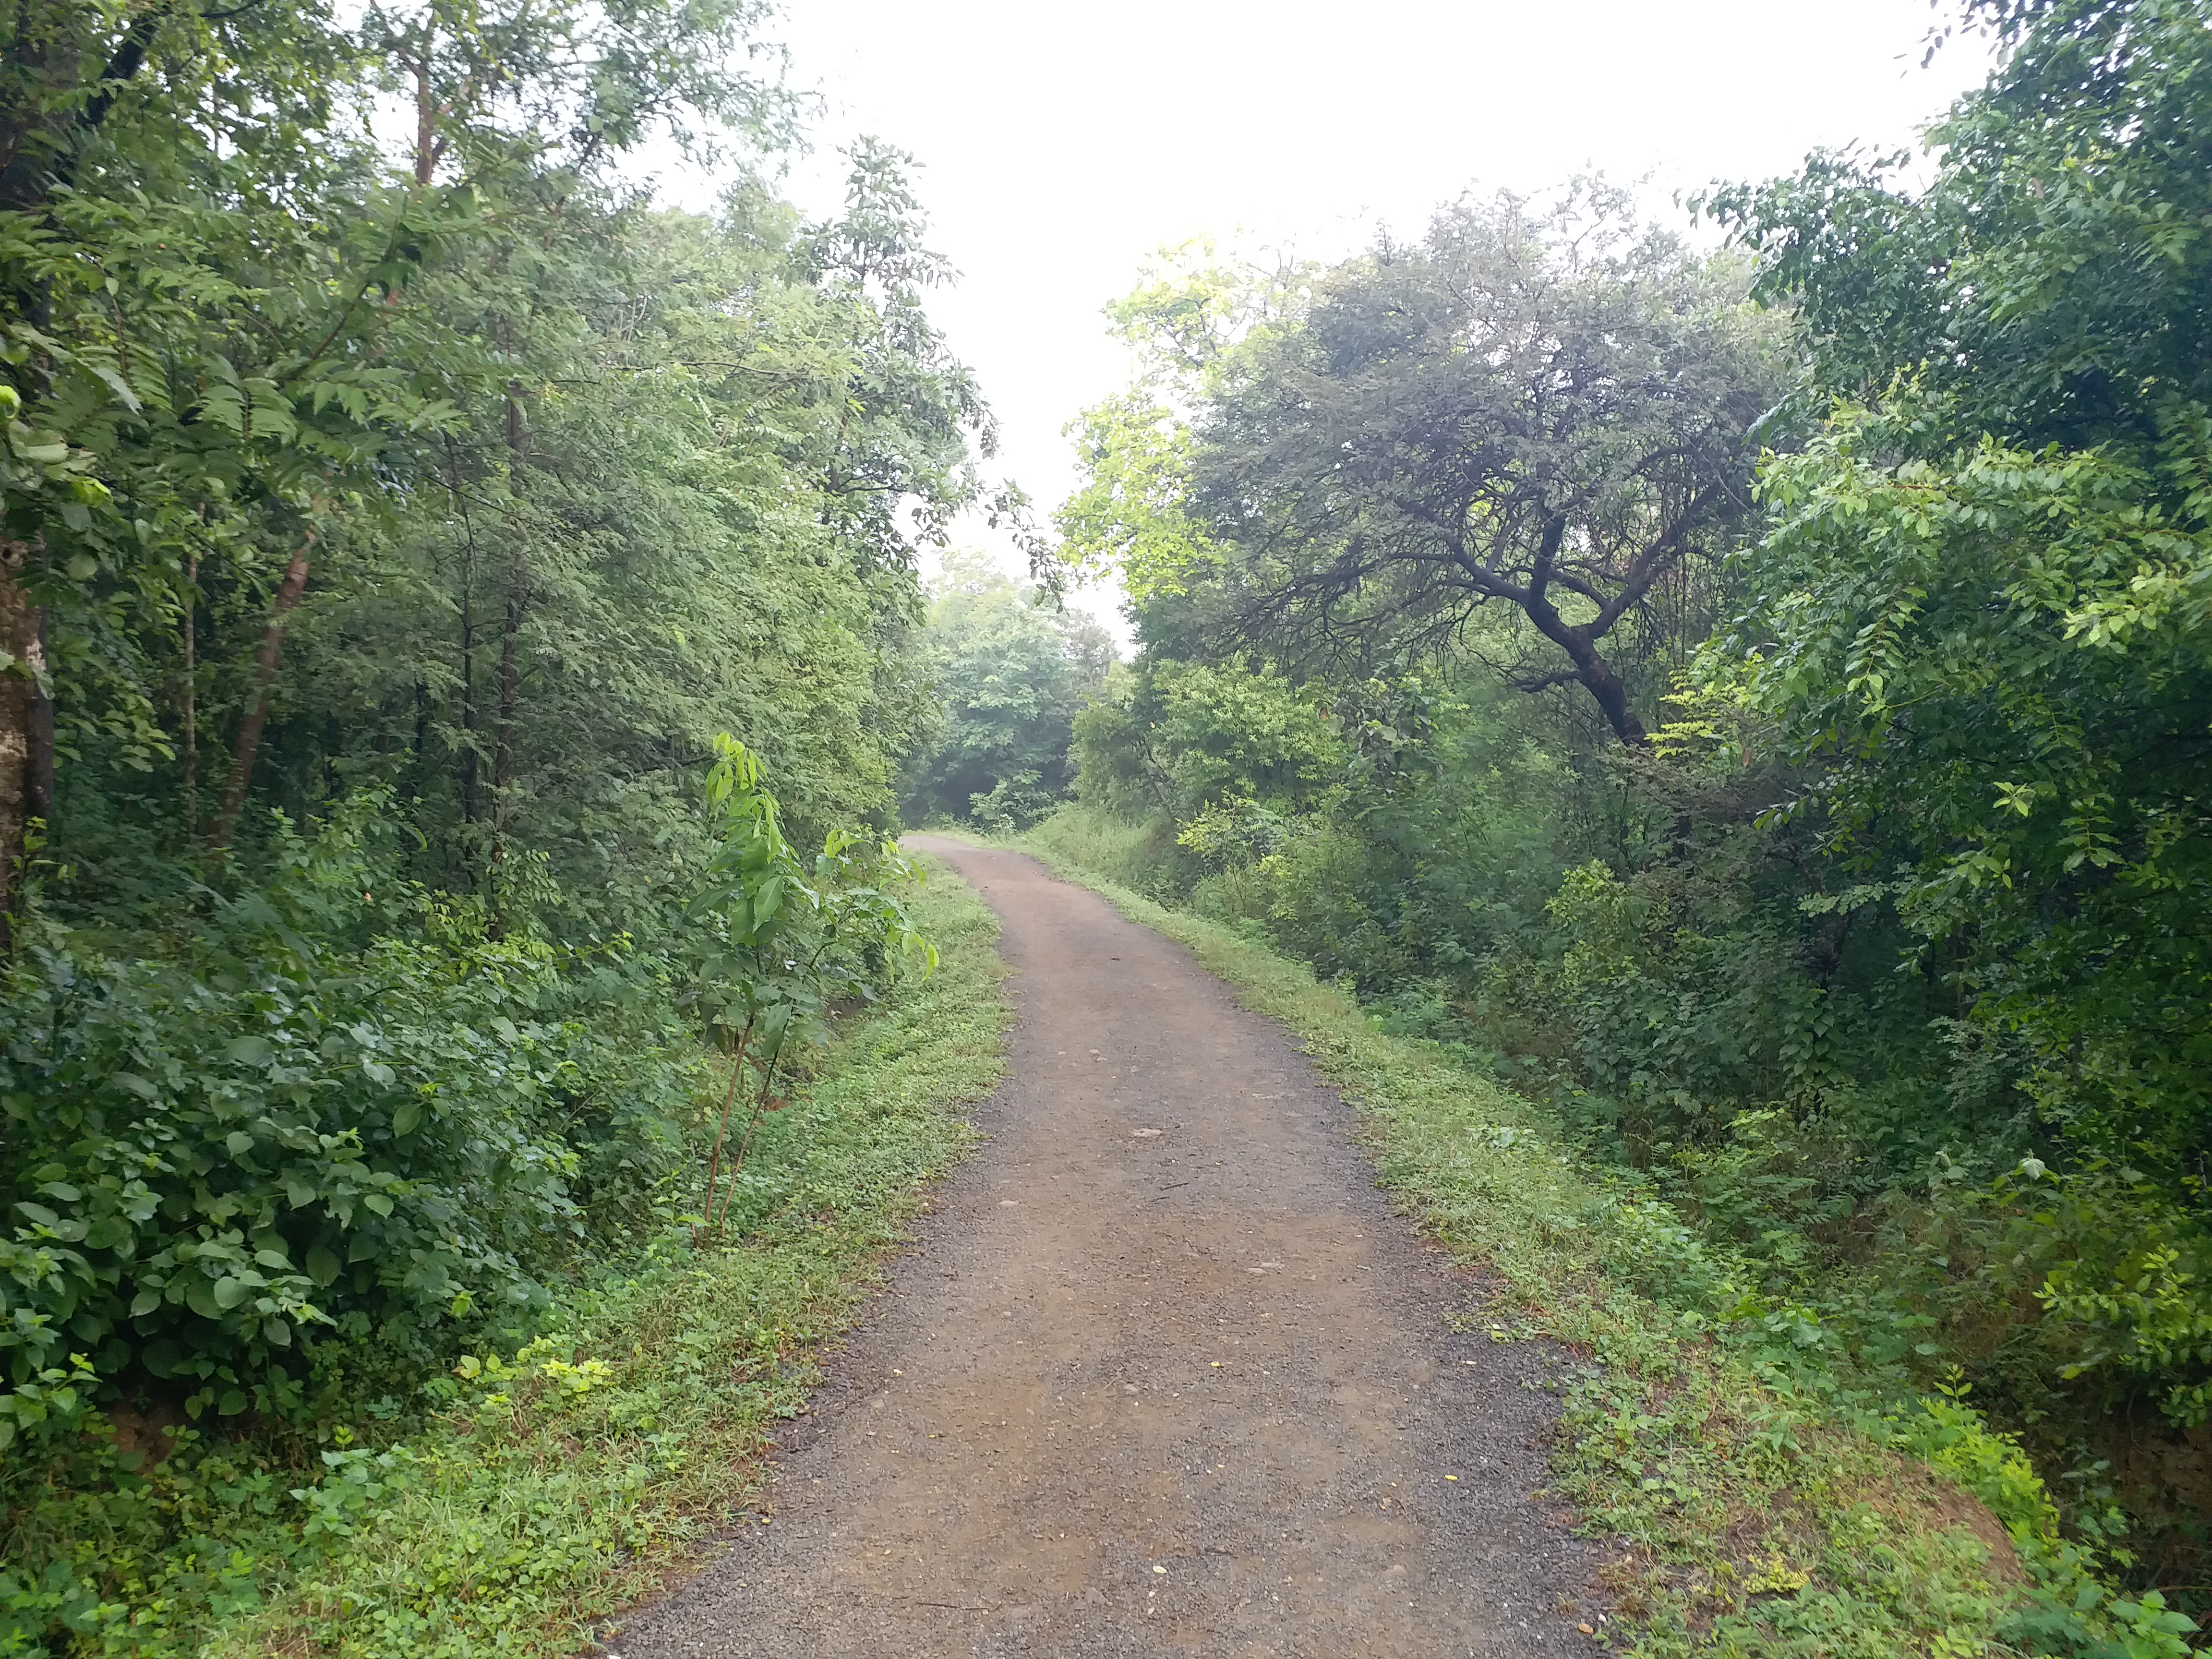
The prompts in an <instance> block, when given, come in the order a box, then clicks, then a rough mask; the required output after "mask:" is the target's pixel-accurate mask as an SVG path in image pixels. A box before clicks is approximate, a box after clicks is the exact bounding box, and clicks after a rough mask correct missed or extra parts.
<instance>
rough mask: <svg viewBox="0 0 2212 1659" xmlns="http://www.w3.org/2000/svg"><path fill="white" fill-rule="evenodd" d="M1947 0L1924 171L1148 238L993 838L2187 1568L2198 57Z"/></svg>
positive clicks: (2201, 58)
mask: <svg viewBox="0 0 2212 1659" xmlns="http://www.w3.org/2000/svg"><path fill="white" fill-rule="evenodd" d="M1961 21H1962V22H1963V24H1964V25H1965V26H1966V27H1975V28H1979V29H1982V30H1984V31H1988V32H1990V33H1993V34H1994V36H1995V39H1996V46H1997V48H1998V52H1997V67H1996V70H1994V71H1993V73H1992V75H1991V76H1990V80H1989V81H1988V82H1987V83H1986V85H1984V87H1983V88H1980V89H1978V90H1977V91H1974V92H1972V93H1970V94H1967V95H1966V96H1965V97H1963V98H1962V99H1960V100H1959V101H1958V102H1957V103H1956V104H1955V105H1954V106H1953V107H1952V109H1951V110H1950V111H1949V112H1948V114H1946V115H1945V116H1944V117H1943V118H1942V119H1941V120H1940V121H1939V122H1938V123H1937V124H1936V126H1935V127H1934V128H1933V129H1932V130H1931V131H1930V133H1929V147H1930V155H1931V157H1932V169H1931V172H1930V173H1929V176H1928V177H1927V179H1926V180H1925V182H1923V183H1919V184H1915V183H1913V182H1911V179H1912V174H1911V167H1912V164H1913V158H1911V157H1910V156H1881V155H1871V154H1868V153H1865V152H1863V151H1849V152H1843V153H1834V154H1820V155H1814V156H1812V157H1810V158H1808V161H1807V162H1806V163H1805V166H1804V167H1803V168H1802V170H1801V171H1800V172H1799V173H1796V174H1795V175H1793V176H1790V177H1788V178H1784V179H1776V180H1771V181H1769V182H1767V183H1765V184H1758V185H1721V186H1716V187H1715V188H1714V189H1712V190H1711V191H1709V192H1708V193H1707V194H1706V195H1705V197H1703V198H1702V199H1701V200H1700V201H1699V203H1697V204H1694V205H1695V207H1696V209H1697V210H1698V211H1699V213H1700V214H1701V215H1702V216H1703V218H1704V221H1705V224H1706V226H1707V230H1706V232H1705V235H1704V239H1703V240H1692V239H1691V238H1690V236H1689V235H1688V234H1680V235H1678V234H1674V233H1672V232H1669V231H1667V230H1665V229H1663V228H1658V227H1655V226H1653V225H1651V224H1650V223H1647V222H1644V221H1643V220H1642V219H1640V218H1639V217H1638V214H1637V212H1636V210H1635V209H1634V206H1633V204H1632V198H1631V197H1629V196H1628V195H1627V194H1626V192H1621V191H1614V190H1612V189H1609V188H1608V187H1607V186H1606V185H1603V184H1602V183H1601V182H1585V183H1583V184H1582V185H1577V186H1576V187H1574V188H1572V189H1571V190H1570V191H1566V192H1565V193H1563V194H1562V195H1561V196H1559V197H1558V198H1556V199H1555V200H1554V201H1553V202H1552V203H1550V204H1538V203H1531V202H1526V201H1522V200H1518V199H1515V198H1510V197H1498V198H1494V199H1488V200H1481V199H1474V198H1469V199H1468V200H1466V201H1463V202H1461V203H1457V204H1452V205H1450V206H1449V207H1447V208H1446V209H1444V210H1443V211H1442V212H1440V213H1439V214H1438V216H1437V218H1436V220H1435V222H1433V224H1432V225H1431V228H1430V229H1429V231H1428V233H1427V234H1425V236H1423V237H1421V238H1419V239H1418V240H1400V239H1392V238H1384V239H1383V240H1378V241H1377V242H1376V244H1375V245H1374V246H1372V247H1371V248H1370V249H1369V250H1368V251H1367V252H1364V253H1362V254H1359V255H1358V256H1356V257H1354V258H1350V259H1348V260H1346V261H1344V262H1342V263H1340V264H1335V265H1332V266H1328V267H1325V268H1324V267H1318V266H1302V265H1284V264H1277V265H1256V264H1238V263H1237V262H1236V261H1234V260H1232V259H1228V258H1223V257H1222V256H1221V255H1219V254H1218V252H1215V251H1213V250H1212V249H1210V248H1208V247H1206V246H1194V247H1192V248H1189V249H1186V250H1183V251H1182V252H1181V253H1180V254H1178V255H1176V256H1173V257H1171V258H1169V259H1168V260H1167V261H1166V262H1165V263H1164V264H1163V266H1162V267H1161V268H1160V269H1159V270H1158V271H1156V272H1154V273H1153V275H1152V277H1151V278H1149V279H1148V280H1147V282H1146V284H1145V285H1144V286H1143V287H1141V288H1140V289H1139V290H1138V291H1137V292H1136V293H1134V294H1133V295H1131V296H1130V298H1129V299H1128V300H1127V301H1124V302H1122V303H1121V305H1120V306H1119V307H1115V311H1114V313H1113V315H1114V317H1115V321H1116V323H1117V325H1119V326H1120V328H1121V331H1123V333H1124V335H1125V337H1127V339H1128V340H1129V342H1130V343H1131V344H1132V346H1133V349H1134V351H1135V353H1136V357H1137V362H1138V363H1139V372H1138V375H1137V378H1136V380H1135V381H1134V382H1133V385H1132V386H1131V387H1130V388H1129V389H1128V391H1127V392H1125V393H1123V394H1121V395H1119V396H1117V397H1116V398H1113V399H1111V400H1109V401H1108V402H1106V403H1105V404H1101V405H1100V406H1098V407H1097V408H1095V409H1093V410H1091V411H1089V412H1088V413H1087V414H1086V415H1085V416H1084V418H1083V419H1082V420H1081V421H1080V422H1079V423H1078V424H1077V426H1076V427H1075V428H1073V432H1074V435H1076V437H1077V439H1078V441H1079V445H1080V447H1081V448H1082V452H1083V454H1084V458H1085V465H1086V473H1085V478H1084V481H1083V483H1082V484H1081V486H1080V488H1079V490H1078V491H1077V493H1076V494H1075V495H1074V496H1073V497H1072V498H1071V500H1070V501H1069V502H1068V503H1067V504H1066V507H1064V508H1063V510H1062V513H1061V514H1060V528H1061V530H1062V532H1063V536H1064V538H1065V545H1064V548H1063V553H1064V556H1066V558H1067V560H1068V561H1069V562H1070V563H1071V565H1073V567H1075V568H1078V569H1081V568H1112V569H1115V570H1116V571H1118V572H1119V573H1120V574H1121V576H1122V578H1123V580H1125V582H1126V583H1127V586H1128V589H1129V591H1130V593H1131V595H1132V599H1133V616H1134V618H1135V620H1136V623H1137V625H1138V629H1139V636H1140V640H1141V643H1142V651H1141V654H1140V655H1139V658H1138V659H1137V661H1136V663H1135V664H1134V665H1133V670H1132V671H1129V672H1128V674H1127V678H1125V679H1124V680H1123V681H1122V682H1121V684H1120V685H1119V686H1118V688H1117V690H1116V694H1115V696H1111V697H1109V698H1108V699H1106V700H1104V701H1103V702H1100V703H1099V704H1097V706H1095V707H1093V708H1090V709H1088V710H1086V711H1085V713H1084V714H1081V715H1080V716H1079V718H1078V720H1077V722H1076V727H1075V750H1076V755H1077V760H1078V774H1079V778H1078V787H1079V793H1080V795H1081V798H1082V800H1083V803H1084V805H1083V806H1082V807H1081V808H1080V809H1079V812H1078V813H1077V815H1076V816H1075V817H1070V818H1068V819H1066V820H1065V821H1064V825H1063V828H1062V829H1060V830H1057V831H1055V830H1054V827H1053V826H1052V825H1048V826H1046V829H1045V830H1044V831H1043V832H1042V833H1043V834H1045V835H1046V836H1048V837H1051V836H1055V835H1057V836H1059V838H1060V841H1062V842H1065V843H1066V844H1067V845H1070V846H1073V845H1075V844H1076V843H1077V842H1080V843H1081V844H1082V845H1083V846H1084V847H1085V848H1086V849H1087V854H1088V856H1089V857H1091V859H1092V860H1094V861H1097V860H1103V861H1104V862H1106V863H1107V864H1109V865H1110V866H1114V867H1113V868H1111V869H1109V871H1108V873H1109V874H1111V875H1114V876H1115V877H1116V878H1118V879H1120V880H1121V881H1123V882H1125V883H1126V884H1128V885H1131V886H1133V887H1137V888H1139V889H1140V890H1145V891H1147V892H1150V893H1152V895H1153V896H1158V897H1162V898H1167V899H1172V900H1175V901H1176V902H1188V903H1191V904H1194V905H1195V906H1196V907H1197V908H1199V909H1200V910H1201V911H1203V912H1206V913H1207V914H1210V915H1215V916H1218V917H1220V918H1223V919H1225V920H1228V921H1233V922H1235V923H1237V925H1239V926H1242V927H1246V928H1249V929H1252V930H1256V931H1257V932H1258V933H1260V934H1261V935H1263V936H1264V937H1266V938H1267V939H1269V940H1270V941H1271V942H1273V943H1274V944H1276V945H1279V946H1280V947H1282V948H1284V949H1286V950H1288V951H1291V953H1292V954H1294V955H1296V956H1298V957H1302V958H1304V960H1305V961H1307V962H1309V963H1312V964H1313V965H1314V966H1315V967H1316V969H1318V970H1319V971H1320V972H1321V973H1322V975H1324V976H1328V977H1333V978H1337V979H1340V980H1341V981H1343V982H1344V983H1346V984H1347V985H1349V986H1351V987H1354V988H1356V989H1357V990H1358V992H1359V994H1361V995H1362V996H1363V998H1364V999H1366V1000H1368V1002H1369V1004H1370V1006H1372V1007H1375V1008H1376V1009H1377V1011H1378V1012H1379V1015H1380V1017H1381V1018H1383V1020H1384V1022H1385V1024H1386V1025H1387V1026H1388V1027H1389V1029H1391V1030H1399V1031H1403V1032H1406V1033H1409V1034H1412V1035H1415V1036H1427V1037H1433V1038H1437V1039H1441V1040H1444V1041H1448V1042H1453V1043H1455V1044H1459V1045H1462V1048H1464V1049H1465V1050H1466V1051H1468V1052H1470V1053H1473V1054H1477V1055H1480V1056H1482V1057H1484V1063H1486V1065H1488V1066H1490V1067H1491V1068H1492V1071H1493V1073H1495V1074H1496V1075H1497V1076H1498V1077H1500V1078H1501V1079H1506V1080H1509V1081H1510V1082H1511V1083H1513V1084H1514V1085H1515V1086H1516V1087H1517V1088H1519V1089H1520V1090H1521V1091H1523V1092H1524V1093H1528V1094H1530V1095H1533V1096H1534V1097H1538V1098H1539V1099H1541V1100H1542V1101H1544V1102H1545V1103H1547V1104H1548V1105H1549V1106H1550V1107H1551V1108H1552V1109H1554V1110H1555V1111H1556V1112H1557V1113H1558V1114H1559V1117H1560V1119H1561V1121H1563V1122H1564V1123H1565V1125H1567V1126H1568V1127H1569V1130H1570V1132H1571V1133H1572V1134H1573V1136H1574V1137H1575V1138H1576V1139H1577V1140H1578V1141H1579V1142H1580V1143H1581V1144H1582V1146H1583V1147H1584V1148H1585V1149H1586V1150H1587V1151H1588V1152H1589V1153H1590V1154H1591V1155H1593V1156H1595V1157H1596V1158H1599V1159H1601V1161H1605V1162H1608V1163H1610V1164H1613V1165H1614V1166H1616V1167H1618V1168H1620V1169H1622V1170H1625V1171H1633V1172H1635V1176H1636V1178H1637V1179H1638V1180H1649V1181H1650V1182H1654V1183H1656V1190H1657V1191H1658V1192H1660V1193H1661V1194H1663V1195H1664V1196H1665V1197H1666V1198H1667V1199H1668V1200H1669V1201H1670V1202H1671V1203H1672V1204H1673V1205H1674V1206H1675V1207H1676V1208H1677V1209H1678V1210H1679V1211H1680V1213H1681V1214H1682V1215H1683V1216H1684V1217H1685V1218H1686V1219H1688V1220H1689V1221H1691V1222H1692V1224H1693V1225H1697V1226H1699V1227H1700V1228H1702V1229H1703V1230H1705V1233H1706V1234H1707V1236H1708V1237H1712V1238H1713V1239H1715V1240H1716V1241H1717V1242H1719V1243H1724V1244H1725V1245H1726V1247H1727V1248H1728V1249H1731V1250H1736V1251H1741V1252H1743V1253H1744V1255H1745V1258H1746V1259H1747V1261H1750V1262H1751V1263H1752V1264H1753V1267H1754V1268H1755V1271H1756V1273H1757V1274H1758V1276H1759V1280H1760V1283H1761V1285H1762V1291H1761V1294H1762V1295H1765V1296H1769V1297H1776V1298H1778V1299H1779V1301H1780V1302H1783V1303H1786V1304H1789V1305H1790V1307H1791V1308H1792V1309H1793V1310H1796V1311H1795V1312H1793V1314H1792V1315H1791V1319H1792V1320H1793V1321H1794V1323H1793V1324H1792V1325H1791V1327H1790V1328H1791V1330H1792V1332H1793V1333H1794V1335H1793V1336H1792V1340H1793V1341H1794V1342H1796V1344H1797V1345H1798V1346H1800V1347H1802V1350H1803V1351H1804V1352H1805V1354H1806V1356H1807V1358H1808V1360H1811V1359H1815V1358H1822V1357H1825V1358H1822V1363H1826V1364H1831V1365H1832V1366H1833V1367H1834V1368H1836V1370H1837V1371H1838V1375H1848V1376H1853V1377H1857V1378H1858V1379H1860V1381H1859V1382H1857V1383H1852V1384H1851V1385H1850V1386H1851V1387H1855V1388H1866V1389H1874V1390H1875V1391H1876V1392H1877V1393H1881V1392H1884V1391H1887V1392H1889V1393H1891V1394H1901V1393H1906V1392H1911V1391H1913V1390H1918V1391H1921V1392H1923V1393H1928V1394H1932V1393H1934V1392H1936V1391H1939V1390H1942V1391H1948V1395H1947V1396H1946V1397H1948V1398H1951V1399H1954V1400H1955V1399H1957V1398H1959V1397H1960V1396H1961V1395H1962V1394H1966V1393H1970V1395H1971V1399H1972V1401H1973V1402H1974V1403H1975V1404H1977V1405H1978V1406H1979V1407H1981V1408H1982V1410H1983V1411H1984V1413H1986V1414H1987V1415H1988V1416H1989V1417H1990V1419H1992V1420H1994V1421H1995V1422H1996V1423H1998V1424H1999V1425H2002V1426H2003V1427H2005V1428H2007V1429H2008V1430H2012V1431H2016V1432H2018V1433H2019V1434H2020V1435H2021V1437H2022V1439H2023V1443H2024V1444H2026V1445H2027V1447H2028V1448H2029V1449H2031V1450H2032V1451H2033V1454H2034V1455H2035V1457H2036V1459H2037V1460H2038V1463H2039V1468H2041V1469H2042V1471H2043V1473H2044V1474H2045V1478H2046V1479H2047V1480H2049V1482H2050V1483H2051V1487H2052V1489H2053V1491H2054V1492H2057V1494H2058V1495H2059V1498H2060V1500H2061V1503H2062V1506H2063V1508H2064V1509H2065V1510H2066V1513H2067V1515H2068V1516H2069V1525H2071V1526H2073V1527H2075V1528H2076V1529H2077V1530H2076V1532H2075V1536H2076V1537H2080V1538H2085V1539H2090V1540H2093V1541H2094V1545H2095V1547H2097V1548H2100V1549H2103V1548H2106V1547H2109V1548H2110V1549H2111V1551H2112V1560H2113V1561H2114V1562H2115V1563H2116V1564H2117V1567H2118V1570H2119V1571H2122V1572H2123V1573H2124V1574H2125V1575H2126V1576H2128V1577H2130V1581H2131V1582H2134V1583H2138V1584H2141V1585H2144V1586H2152V1585H2157V1586H2163V1587H2165V1589H2166V1593H2167V1595H2168V1596H2169V1597H2170V1598H2171V1599H2172V1600H2175V1601H2179V1602H2180V1603H2181V1604H2184V1605H2186V1606H2189V1607H2200V1606H2202V1605H2203V1602H2202V1599H2201V1594H2200V1592H2199V1590H2198V1589H2197V1588H2195V1587H2197V1586H2199V1585H2201V1582H2202V1579H2203V1566H2204V1565H2205V1564H2206V1562H2207V1560H2208V1559H2212V1558H2208V1556H2207V1554H2206V1546H2207V1538H2208V1533H2207V1528H2208V1526H2212V1467H2208V1465H2207V1463H2206V1461H2205V1455H2204V1447H2205V1443H2206V1442H2205V1438H2204V1437H2205V1435H2206V1434H2207V1433H2208V1432H2212V1212H2208V1211H2207V1208H2206V1202H2207V1195H2206V1189H2205V1186H2204V1181H2205V1174H2204V1167H2203V1162H2204V1158H2205V1157H2206V1154H2207V1140H2206V1133H2207V1125H2208V1122H2212V1115H2208V1105H2212V1102H2208V1099H2207V1097H2206V1095H2205V1092H2204V1079H2205V1077H2206V1075H2207V1068H2206V1060H2207V1055H2206V1054H2205V1052H2204V1045H2205V1042H2206V1039H2207V1033H2208V1032H2212V921H2208V918H2212V904H2209V903H2208V900H2212V890H2208V879H2212V865H2208V862H2207V860H2208V849H2212V837H2208V834H2207V828H2208V821H2207V818H2206V802H2205V797H2204V780H2205V778H2206V776H2207V771H2206V760H2207V744H2208V741H2212V674H2208V669H2209V668H2212V664H2209V663H2208V658H2207V644H2208V640H2212V630H2208V623H2212V615H2209V614H2208V611H2207V608H2206V596H2207V595H2208V593H2212V580H2208V577H2209V576H2212V517H2208V514H2212V487H2208V484H2207V483H2206V480H2207V478H2208V477H2212V471H2208V469H2212V449H2208V447H2207V446H2208V441H2212V389H2208V386H2207V385H2206V382H2205V379H2204V376H2205V374H2206V368H2205V364H2206V362H2208V361H2212V359H2208V356H2207V353H2208V349H2212V342H2208V340H2207V339H2206V337H2205V334H2204V317H2205V313H2204V309H2203V294H2204V291H2205V288H2204V284H2205V282H2206V271H2207V270H2208V265H2207V263H2206V262H2207V258H2208V251H2207V242H2206V239H2205V233H2204V226H2205V224H2206V223H2207V222H2208V213H2209V212H2212V202H2208V200H2207V199H2206V195H2205V191H2206V179H2207V175H2206V173H2205V169H2204V167H2203V154H2204V151H2203V134H2204V133H2205V132H2206V131H2212V37H2208V36H2207V34H2206V32H2205V29H2204V26H2203V15H2202V9H2201V8H2197V7H2195V6H2175V5H2169V4H2166V3H2163V0H1987V3H1979V0H1977V3H1972V4H1969V5H1968V6H1967V7H1966V9H1965V12H1964V15H1963V19H1962V20H1961ZM1715 228H1717V230H1718V231H1719V232H1720V233H1722V234H1720V235H1719V236H1718V237H1717V238H1716V237H1715V236H1714V235H1713V234H1712V231H1713V230H1714V229H1715ZM1716 241H1717V243H1718V246H1714V244H1715V242H1716ZM1115 826H1119V827H1115ZM2115 1501H2117V1502H2118V1504H2119V1505H2120V1509H2119V1510H2114V1509H2113V1508H2112V1505H2113V1504H2114V1503H2115ZM2121 1513H2124V1514H2125V1515H2126V1516H2128V1517H2130V1519H2129V1520H2127V1521H2126V1522H2116V1521H2115V1520H2114V1518H2113V1517H2114V1516H2116V1515H2118V1514H2121ZM2118 1525H2126V1526H2130V1527H2131V1528H2132V1531H2131V1532H2130V1534H2128V1535H2127V1536H2125V1537H2122V1536H2120V1535H2119V1534H2118V1533H2116V1532H2115V1531H2114V1528H2115V1527H2116V1526H2118ZM2022 1639H2026V1638H2022ZM2051 1639H2053V1640H2056V1639H2057V1638H2056V1637H2055V1636H2054V1637H2052V1638H2051Z"/></svg>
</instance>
